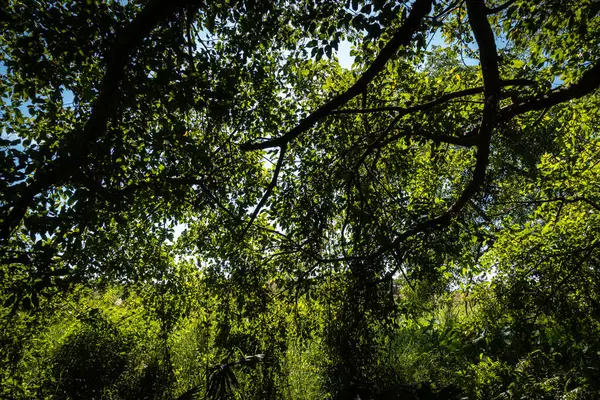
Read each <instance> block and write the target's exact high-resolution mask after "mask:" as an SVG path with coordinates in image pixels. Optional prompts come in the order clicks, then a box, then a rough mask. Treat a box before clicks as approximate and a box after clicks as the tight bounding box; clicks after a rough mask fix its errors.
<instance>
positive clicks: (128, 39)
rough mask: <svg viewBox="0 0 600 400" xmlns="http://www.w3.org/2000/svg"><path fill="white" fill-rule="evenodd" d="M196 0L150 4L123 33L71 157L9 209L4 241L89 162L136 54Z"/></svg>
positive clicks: (44, 172) (1, 234)
mask: <svg viewBox="0 0 600 400" xmlns="http://www.w3.org/2000/svg"><path fill="white" fill-rule="evenodd" d="M188 3H193V1H192V0H172V1H168V2H165V1H162V0H150V1H149V2H148V3H147V4H146V6H145V7H144V9H143V10H142V11H141V12H140V13H139V14H138V15H137V16H136V17H135V19H134V20H133V21H132V22H131V23H130V24H129V25H128V26H127V27H125V28H123V29H122V30H121V31H119V32H118V33H117V34H116V36H115V40H114V45H113V47H112V51H111V52H110V54H109V56H108V57H107V58H106V73H105V74H104V78H103V79H102V83H101V85H100V94H99V95H98V97H97V99H96V101H95V102H94V105H93V108H92V111H91V115H90V118H89V119H88V121H87V123H86V124H85V126H84V128H83V130H82V131H80V132H78V134H77V135H75V136H79V137H76V138H75V139H74V140H73V141H72V143H74V144H73V147H72V148H70V149H68V150H69V154H68V155H67V156H65V157H61V158H59V159H58V160H57V161H56V162H54V163H52V164H50V165H48V166H47V167H46V168H44V169H41V170H40V171H39V172H38V173H37V174H36V175H35V177H34V178H33V180H32V182H31V183H29V184H28V185H27V187H25V188H24V189H23V190H22V192H21V195H20V197H19V199H18V200H17V201H16V202H15V203H14V204H12V207H10V209H8V207H7V209H6V214H5V215H6V216H5V218H4V219H3V221H2V224H1V225H0V239H4V238H8V237H9V236H10V235H11V233H12V231H13V229H14V228H15V227H16V226H17V225H18V224H19V223H20V222H21V221H22V220H23V217H24V216H25V214H26V213H27V210H28V209H29V208H30V207H31V205H32V203H33V202H34V199H35V197H36V196H38V195H39V194H41V193H43V192H44V191H46V190H48V189H49V188H51V187H52V186H54V185H57V184H60V183H61V182H64V181H66V180H68V179H69V178H70V177H72V175H73V173H76V172H77V171H78V168H79V167H80V166H81V165H82V164H83V162H84V161H85V159H86V158H87V156H88V154H89V151H90V147H91V145H92V144H93V143H94V142H95V141H96V140H98V139H99V138H100V137H102V135H104V134H105V131H106V124H107V122H108V119H109V118H110V116H111V115H112V114H113V112H114V109H115V107H116V105H117V103H118V96H119V87H120V84H121V83H122V81H123V78H124V77H125V69H126V67H127V64H128V63H129V60H130V58H131V53H132V52H133V50H134V49H135V48H136V47H138V46H139V45H140V43H141V42H142V41H143V39H144V38H145V37H146V36H148V35H149V34H150V32H151V31H152V30H153V29H154V27H155V26H156V25H157V24H158V23H159V22H160V21H162V20H164V19H167V18H169V17H171V16H172V15H173V14H174V13H175V12H176V11H177V9H178V8H179V7H181V6H184V5H186V4H188Z"/></svg>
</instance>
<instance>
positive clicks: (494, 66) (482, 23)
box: [373, 0, 501, 257]
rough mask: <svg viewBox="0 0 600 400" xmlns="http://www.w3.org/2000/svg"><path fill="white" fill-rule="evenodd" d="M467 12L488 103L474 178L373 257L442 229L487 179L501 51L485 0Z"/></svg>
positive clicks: (473, 1)
mask: <svg viewBox="0 0 600 400" xmlns="http://www.w3.org/2000/svg"><path fill="white" fill-rule="evenodd" d="M466 3H467V13H468V16H469V23H470V24H471V28H472V29H473V33H474V35H475V40H476V41H477V45H478V46H479V54H480V57H479V58H480V63H481V70H482V74H483V84H484V94H485V106H484V108H483V116H482V120H481V124H480V126H479V132H478V134H477V137H478V140H479V142H478V143H477V154H476V162H475V169H474V170H473V178H472V179H471V182H469V184H468V185H467V187H466V188H465V189H464V190H463V192H462V194H461V195H460V196H459V198H458V199H457V200H456V201H455V202H454V204H453V205H452V206H450V208H448V210H447V211H446V212H445V213H443V214H442V215H440V216H438V217H435V218H432V219H429V220H425V221H422V222H420V223H418V224H416V225H415V226H414V227H412V228H410V229H408V230H407V231H405V232H404V233H402V234H401V235H399V236H398V237H396V239H394V241H393V242H392V243H391V245H388V246H384V247H381V248H380V249H379V250H378V251H377V252H376V253H375V254H373V256H374V257H377V256H380V255H381V254H383V253H385V252H386V251H388V250H393V249H395V248H396V247H397V246H398V245H399V244H400V243H402V242H403V241H404V240H406V239H408V238H409V237H412V236H414V235H417V234H419V233H422V232H425V231H427V230H430V229H440V228H442V227H444V226H446V225H448V224H449V223H450V221H451V220H452V218H454V217H455V216H456V215H457V214H458V213H459V212H460V211H461V210H462V209H463V208H464V206H465V205H466V204H467V202H468V201H469V200H470V199H471V198H472V197H473V196H475V194H476V193H477V192H478V191H479V189H480V188H481V186H482V185H483V183H484V181H485V174H486V169H487V166H488V163H489V156H490V142H491V137H492V131H493V129H494V126H495V123H496V122H497V119H498V103H499V99H500V88H501V79H500V71H499V69H498V52H497V50H496V42H495V38H494V33H493V31H492V28H491V26H490V23H489V21H488V20H487V17H486V7H485V3H484V1H483V0H467V2H466Z"/></svg>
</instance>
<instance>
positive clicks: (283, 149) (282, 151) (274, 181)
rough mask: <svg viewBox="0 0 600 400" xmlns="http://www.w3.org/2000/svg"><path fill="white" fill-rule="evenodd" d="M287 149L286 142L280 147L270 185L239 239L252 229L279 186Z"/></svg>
mask: <svg viewBox="0 0 600 400" xmlns="http://www.w3.org/2000/svg"><path fill="white" fill-rule="evenodd" d="M286 149H287V145H286V144H283V145H282V146H281V147H280V149H279V159H278V160H277V165H276V166H275V171H274V172H273V178H271V182H270V183H269V186H267V190H266V191H265V193H264V194H263V197H262V198H261V199H260V202H259V203H258V205H257V206H256V208H255V209H254V212H253V213H252V216H251V217H250V221H248V224H247V225H246V228H244V230H243V231H242V234H241V235H240V239H239V240H240V241H241V240H242V239H243V238H244V236H245V235H246V233H247V232H248V229H250V227H251V226H252V224H253V223H254V220H256V217H258V214H259V213H260V210H261V209H262V208H263V207H264V205H265V204H266V203H267V200H268V199H269V197H270V196H271V193H273V189H275V186H277V179H278V178H279V173H280V172H281V167H282V166H283V160H284V158H285V152H286Z"/></svg>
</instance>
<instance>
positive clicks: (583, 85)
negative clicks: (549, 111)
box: [500, 61, 600, 121]
mask: <svg viewBox="0 0 600 400" xmlns="http://www.w3.org/2000/svg"><path fill="white" fill-rule="evenodd" d="M598 87H600V61H599V62H598V63H597V64H596V65H594V66H593V67H591V68H589V69H588V70H587V71H585V72H584V73H583V75H582V76H581V78H580V79H579V81H577V82H576V83H573V84H571V85H568V86H566V87H563V88H561V89H558V90H553V91H551V92H549V93H546V94H544V95H540V96H536V97H534V98H531V99H527V100H525V101H523V102H521V103H518V104H513V105H511V106H508V107H505V108H503V109H502V110H501V116H500V119H501V120H502V121H507V120H509V119H511V118H512V117H514V116H516V115H519V114H523V113H526V112H529V111H537V110H543V109H545V108H548V107H552V106H555V105H557V104H560V103H564V102H566V101H569V100H573V99H578V98H581V97H583V96H586V95H588V94H590V93H592V92H593V91H594V90H596V89H597V88H598Z"/></svg>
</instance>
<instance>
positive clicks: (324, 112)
mask: <svg viewBox="0 0 600 400" xmlns="http://www.w3.org/2000/svg"><path fill="white" fill-rule="evenodd" d="M432 3H433V0H416V1H415V3H414V4H413V7H412V10H411V12H410V14H409V16H408V17H407V18H406V21H404V24H402V27H401V28H400V29H398V31H397V32H396V34H395V35H394V36H393V37H392V39H391V40H390V41H389V42H388V43H387V44H386V45H385V47H384V48H383V49H382V50H381V52H380V53H379V55H378V56H377V58H375V61H373V63H372V64H371V66H370V67H369V68H368V69H367V70H366V71H365V72H364V73H363V74H362V76H361V77H360V78H359V79H358V80H357V81H356V82H355V83H354V85H352V86H351V87H350V88H349V89H348V90H346V91H345V92H343V93H341V94H339V95H337V96H335V97H334V98H333V99H331V100H330V101H329V102H328V103H326V104H324V105H322V106H321V107H320V108H318V109H317V110H316V111H315V112H313V113H312V114H310V115H309V116H308V117H306V118H304V119H303V120H301V121H300V123H299V124H298V125H296V127H294V128H293V129H292V130H290V131H288V132H287V133H285V134H284V135H283V136H279V137H277V138H273V139H269V140H266V141H264V142H260V143H251V142H247V143H244V144H242V145H241V148H242V150H260V149H269V148H273V147H281V146H282V145H284V144H287V143H289V142H291V141H292V140H294V139H295V138H297V137H298V136H299V135H301V134H302V133H304V132H305V131H307V130H308V129H310V128H311V127H312V126H313V125H314V124H316V123H317V122H318V121H320V120H321V119H323V118H325V117H326V116H328V115H330V114H331V113H332V112H333V111H334V110H336V109H337V108H339V107H341V106H343V105H344V104H346V103H347V102H348V101H350V100H351V99H353V98H354V97H355V96H357V95H358V94H360V93H361V92H363V91H364V90H365V88H366V87H367V85H368V84H369V82H371V81H372V80H373V79H374V78H375V76H376V75H377V74H378V73H379V72H380V71H381V70H382V69H383V67H384V66H385V64H386V63H387V62H388V60H389V59H390V58H392V57H393V56H394V54H396V53H397V51H398V49H399V48H400V47H402V46H408V45H409V44H410V42H411V40H412V38H413V36H414V34H415V33H416V32H417V30H418V29H419V26H420V25H421V21H422V20H423V18H424V17H425V16H426V15H427V14H429V12H430V11H431V6H432Z"/></svg>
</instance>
